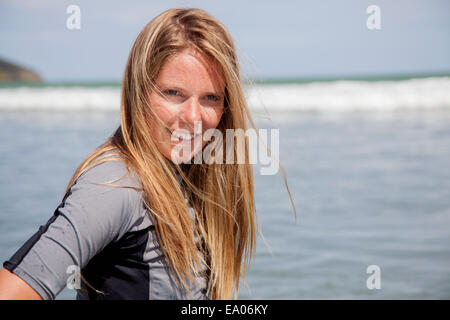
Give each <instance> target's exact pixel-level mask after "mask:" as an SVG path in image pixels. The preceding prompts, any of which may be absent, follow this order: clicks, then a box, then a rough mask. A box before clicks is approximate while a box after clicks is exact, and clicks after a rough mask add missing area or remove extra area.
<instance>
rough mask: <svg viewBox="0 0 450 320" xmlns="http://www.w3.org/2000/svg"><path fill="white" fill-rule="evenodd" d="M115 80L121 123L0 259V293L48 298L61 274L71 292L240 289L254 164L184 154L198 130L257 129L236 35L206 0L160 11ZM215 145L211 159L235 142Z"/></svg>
mask: <svg viewBox="0 0 450 320" xmlns="http://www.w3.org/2000/svg"><path fill="white" fill-rule="evenodd" d="M122 86H123V87H122V101H121V124H120V126H119V128H118V129H117V130H116V131H115V133H114V134H113V135H112V136H111V137H110V138H109V139H108V140H107V141H106V142H105V143H104V144H103V145H101V146H100V147H98V148H97V149H96V150H95V151H94V152H93V153H92V154H90V155H89V156H88V157H87V158H86V159H85V160H84V161H83V162H82V163H81V165H80V166H79V167H78V168H77V170H76V171H75V173H74V175H73V177H72V179H71V181H70V182H69V184H68V186H67V189H66V193H65V196H64V198H63V200H62V202H61V204H60V205H59V206H58V208H57V209H56V210H55V213H54V215H53V217H52V218H51V219H50V220H49V221H48V222H47V224H46V225H45V226H43V227H41V228H40V229H39V231H38V232H37V233H36V234H35V235H34V236H33V237H31V238H30V239H29V240H28V241H27V242H26V243H25V244H24V245H23V246H22V247H21V248H20V249H19V250H18V251H17V252H16V253H15V254H14V255H13V256H12V257H11V258H10V259H9V260H8V261H6V262H5V263H4V265H3V266H4V268H3V269H2V270H0V298H3V299H28V298H30V299H54V298H55V296H56V295H57V294H58V293H59V292H60V291H61V290H62V289H64V287H65V286H66V285H67V284H68V283H69V284H70V285H72V287H75V288H76V289H78V290H77V299H230V298H232V297H233V296H236V295H237V291H238V287H239V280H240V277H241V274H245V272H246V271H247V268H248V265H249V262H250V259H251V257H252V256H253V253H254V247H255V226H256V224H255V220H256V218H255V204H254V194H253V192H254V190H253V170H252V166H251V165H250V164H248V163H247V164H223V163H219V162H217V161H216V162H214V161H212V162H211V161H209V162H208V163H205V162H202V163H196V162H195V163H194V164H189V162H191V161H190V160H192V159H193V158H194V157H195V155H197V154H198V153H199V152H200V153H201V151H202V150H203V149H204V148H205V147H206V146H207V145H208V144H210V143H213V142H211V141H209V140H208V139H200V144H198V143H197V142H196V141H198V137H199V136H202V135H203V134H204V133H205V131H207V130H211V129H216V130H219V131H220V132H222V133H223V134H225V130H226V129H238V128H241V129H244V130H246V129H247V121H249V122H250V124H251V125H252V126H253V128H254V125H253V122H252V120H251V117H250V115H249V113H248V110H247V108H246V104H245V100H244V95H243V92H242V86H241V77H240V72H239V67H238V61H237V57H236V52H235V48H234V44H233V40H232V38H231V37H230V35H229V33H228V32H227V30H226V29H225V27H224V26H223V25H222V24H221V23H220V22H218V21H217V20H216V19H214V18H213V17H212V16H210V15H209V14H207V13H206V12H204V11H202V10H199V9H171V10H167V11H165V12H163V13H162V14H160V15H159V16H157V17H156V18H154V19H153V20H152V21H151V22H150V23H149V24H148V25H147V26H145V28H144V29H143V30H142V31H141V33H140V34H139V35H138V37H137V39H136V41H135V43H134V45H133V47H132V49H131V52H130V55H129V58H128V61H127V65H126V69H125V74H124V79H123V84H122ZM227 143H228V145H227ZM223 144H224V147H223V148H222V149H220V148H219V149H215V150H216V152H215V153H214V154H212V157H213V158H214V157H219V153H226V152H228V151H229V150H230V148H233V149H234V150H231V151H233V152H234V155H236V154H237V153H238V152H239V150H237V149H236V148H237V146H234V144H233V143H230V142H229V141H227V142H223ZM180 146H182V148H180ZM243 150H244V151H243V152H245V155H246V156H248V141H247V140H246V141H245V143H244V149H243ZM247 159H248V157H247ZM78 270H80V271H81V274H80V273H78ZM78 275H81V281H79V282H78V281H77V280H78V279H79V278H80V277H78Z"/></svg>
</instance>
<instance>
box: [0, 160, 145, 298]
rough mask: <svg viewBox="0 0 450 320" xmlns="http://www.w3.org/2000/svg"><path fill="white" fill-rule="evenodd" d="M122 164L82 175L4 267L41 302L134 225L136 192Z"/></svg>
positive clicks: (110, 164) (59, 290)
mask: <svg viewBox="0 0 450 320" xmlns="http://www.w3.org/2000/svg"><path fill="white" fill-rule="evenodd" d="M124 173H125V171H124V165H123V164H121V163H120V161H114V162H105V163H103V164H100V165H98V166H96V167H93V168H91V169H89V170H88V171H87V172H85V173H84V174H83V175H82V176H81V177H80V178H79V179H78V180H77V182H76V183H75V184H74V185H73V186H72V187H71V189H70V191H69V192H68V194H66V196H65V198H64V200H63V202H62V203H61V204H60V205H59V206H58V208H57V209H56V210H55V213H54V215H53V217H52V218H51V219H50V220H48V222H47V224H46V225H45V226H41V227H40V228H39V231H38V232H36V234H35V235H33V236H32V237H31V238H30V239H29V240H28V241H27V242H26V243H25V244H24V245H23V246H22V247H21V248H20V249H19V250H18V251H17V252H16V253H15V254H14V255H13V256H12V257H11V259H10V260H8V261H6V262H5V263H4V265H3V266H4V267H5V268H6V269H8V270H10V271H11V272H13V273H15V274H16V275H18V276H19V277H21V278H22V279H23V280H24V281H25V282H27V283H28V284H29V285H30V286H31V287H32V288H33V289H35V290H36V291H37V293H38V294H39V295H40V296H41V297H42V298H43V299H54V298H55V296H56V295H57V294H58V293H59V292H61V291H62V290H63V289H64V287H65V286H66V284H67V280H68V279H69V277H70V276H71V275H72V273H73V268H74V267H73V266H75V268H77V267H78V268H80V269H82V268H83V267H84V266H85V265H86V264H87V263H88V262H89V260H90V259H91V258H93V257H94V256H95V255H96V254H97V253H99V252H100V251H101V250H102V249H103V248H104V247H105V246H106V245H108V243H110V242H111V241H117V240H118V239H120V238H121V237H122V236H123V235H124V234H125V233H126V232H127V231H128V230H130V229H131V228H132V227H133V225H134V224H135V223H136V219H137V218H138V215H139V208H138V206H139V205H140V204H142V202H141V201H140V194H141V193H140V192H138V191H136V190H134V189H131V188H117V187H112V186H103V185H97V184H96V183H107V182H110V183H112V184H115V185H127V186H130V185H131V186H135V187H136V186H137V185H136V184H135V183H134V182H133V181H134V180H132V179H125V178H124V179H121V180H119V181H112V180H115V179H116V178H119V177H121V176H122V175H123V174H124Z"/></svg>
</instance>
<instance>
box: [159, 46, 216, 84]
mask: <svg viewBox="0 0 450 320" xmlns="http://www.w3.org/2000/svg"><path fill="white" fill-rule="evenodd" d="M156 81H157V82H158V84H159V85H162V86H164V85H177V86H183V87H186V89H200V90H215V91H223V90H224V87H225V80H224V77H223V73H222V69H221V67H220V65H219V64H218V63H217V62H216V61H214V60H213V59H211V58H209V57H208V56H206V55H204V54H202V53H200V52H198V51H197V50H195V49H191V48H187V49H184V50H183V51H181V52H179V53H177V54H175V55H174V56H172V57H171V58H169V59H168V60H167V61H166V62H165V63H164V65H163V67H162V68H161V70H160V72H159V75H158V78H157V80H156Z"/></svg>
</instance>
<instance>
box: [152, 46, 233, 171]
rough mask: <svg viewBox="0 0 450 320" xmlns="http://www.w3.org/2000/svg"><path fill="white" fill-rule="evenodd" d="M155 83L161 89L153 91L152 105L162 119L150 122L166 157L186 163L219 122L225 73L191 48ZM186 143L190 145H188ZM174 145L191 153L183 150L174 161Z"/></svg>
mask: <svg viewBox="0 0 450 320" xmlns="http://www.w3.org/2000/svg"><path fill="white" fill-rule="evenodd" d="M156 86H157V88H158V89H159V90H158V91H159V92H157V91H153V92H152V93H151V94H150V105H151V107H152V110H153V111H154V113H155V115H156V116H157V117H158V118H159V119H160V120H161V121H158V119H155V121H154V122H153V123H152V124H151V125H150V132H151V135H152V137H153V139H154V141H155V143H156V145H157V147H158V149H159V151H160V152H161V153H162V154H163V155H164V156H165V157H167V158H168V159H170V160H172V161H174V162H187V161H189V160H190V159H192V157H193V156H194V154H195V153H196V152H198V151H199V150H201V149H202V148H203V147H204V146H205V145H206V144H207V143H208V141H203V139H202V136H203V133H204V132H205V131H206V130H208V129H214V128H216V127H217V125H218V124H219V122H220V119H221V117H222V113H223V109H224V96H225V81H224V79H223V75H222V73H221V72H220V68H219V67H218V65H216V64H215V63H214V62H213V61H211V60H210V59H208V57H206V56H204V55H202V54H201V53H199V52H198V51H195V50H194V49H190V48H189V49H185V50H183V51H181V52H179V53H178V54H176V55H175V56H173V57H172V58H170V59H169V60H168V61H167V62H166V63H165V64H164V65H163V67H162V69H161V70H160V72H159V75H158V78H157V79H156ZM174 131H175V132H174ZM194 143H195V145H194ZM183 144H184V145H183ZM187 145H190V148H185V147H186V146H187ZM187 147H189V146H187ZM174 148H175V150H190V152H184V153H183V151H181V154H179V155H180V156H181V161H180V159H179V160H177V161H175V159H173V151H174Z"/></svg>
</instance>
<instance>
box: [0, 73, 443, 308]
mask: <svg viewBox="0 0 450 320" xmlns="http://www.w3.org/2000/svg"><path fill="white" fill-rule="evenodd" d="M246 94H247V98H248V101H249V105H250V107H251V110H252V114H253V117H254V120H255V122H256V125H257V127H258V128H266V129H271V128H274V129H279V136H280V139H279V142H280V154H279V158H280V161H281V165H282V166H283V168H284V169H285V173H286V177H287V182H288V186H289V188H290V192H291V195H292V197H293V201H294V204H295V207H296V211H297V215H296V217H295V216H294V212H293V208H292V205H291V203H290V198H289V196H288V192H287V190H286V187H285V185H284V180H283V175H282V172H281V170H280V171H279V172H278V174H277V175H270V176H269V175H267V176H263V175H260V174H259V170H258V168H259V166H258V164H257V165H256V166H255V200H256V207H257V214H258V221H259V225H260V226H261V232H262V235H263V236H264V238H263V237H262V236H261V235H258V240H257V247H256V255H255V259H254V260H253V262H252V264H251V267H250V270H249V273H248V276H247V279H246V283H245V284H244V283H241V285H240V290H239V298H240V299H449V298H450V268H449V267H450V249H449V248H450V81H449V78H447V77H441V78H425V79H407V80H401V81H387V80H386V81H377V82H367V81H350V82H349V81H347V82H319V83H284V84H283V83H282V84H273V83H272V84H261V85H256V86H254V87H251V88H248V89H247V91H246ZM119 98H120V87H119V86H114V85H100V86H92V85H86V84H85V85H72V86H65V85H53V86H40V87H3V88H0V137H1V142H0V181H1V184H0V261H1V262H3V261H5V260H7V259H9V258H10V256H11V255H12V254H13V253H14V252H15V251H16V250H17V249H18V248H19V247H20V246H21V245H22V244H23V243H24V242H25V241H26V240H27V239H28V238H29V237H30V236H31V235H33V234H34V233H35V232H36V231H37V229H38V227H39V226H40V225H43V224H45V223H46V221H47V220H48V219H49V218H50V217H51V215H52V214H53V212H54V210H55V209H56V207H57V206H58V204H59V203H60V201H61V198H62V196H63V193H64V189H65V187H66V185H67V183H68V181H69V179H70V177H71V176H72V174H73V172H74V170H75V169H76V167H77V166H78V164H79V163H80V162H81V161H82V160H83V159H84V158H85V157H86V156H87V155H88V154H89V153H90V152H91V151H92V150H94V149H95V148H96V147H97V146H99V145H100V144H102V143H103V142H104V141H105V140H106V139H107V138H108V137H109V136H110V135H111V134H112V133H113V131H114V130H115V129H116V128H117V126H118V125H119V112H118V103H119V100H120V99H119ZM369 266H376V267H377V268H378V269H377V270H378V271H379V272H378V273H377V274H373V273H372V272H370V270H372V269H370V268H369ZM368 268H369V269H368ZM368 270H369V273H368ZM374 276H377V281H378V285H379V286H378V288H377V287H373V286H371V285H370V283H371V282H370V281H368V280H370V279H373V277H374ZM74 298H75V293H74V291H73V290H70V289H68V288H66V289H64V290H63V291H62V292H61V293H60V294H59V295H58V297H57V299H74Z"/></svg>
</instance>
